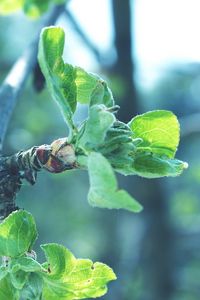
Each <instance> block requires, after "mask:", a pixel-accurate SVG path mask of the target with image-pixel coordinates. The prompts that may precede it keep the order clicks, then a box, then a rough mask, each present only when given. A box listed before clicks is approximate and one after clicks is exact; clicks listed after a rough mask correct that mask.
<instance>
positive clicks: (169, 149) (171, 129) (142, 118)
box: [129, 110, 180, 158]
mask: <svg viewBox="0 0 200 300" xmlns="http://www.w3.org/2000/svg"><path fill="white" fill-rule="evenodd" d="M129 126H130V128H131V129H132V131H133V137H134V138H142V140H143V141H142V142H141V143H140V145H139V146H138V149H142V150H144V151H145V150H146V151H148V152H152V153H155V154H159V155H163V156H166V157H168V158H174V155H175V153H176V150H177V147H178V144H179V131H180V129H179V122H178V120H177V118H176V116H175V115H174V114H173V113H172V112H170V111H167V110H155V111H150V112H147V113H144V114H142V115H138V116H136V117H135V118H133V119H132V120H131V121H130V122H129Z"/></svg>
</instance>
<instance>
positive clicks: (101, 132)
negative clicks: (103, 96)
mask: <svg viewBox="0 0 200 300" xmlns="http://www.w3.org/2000/svg"><path fill="white" fill-rule="evenodd" d="M114 122H115V116H114V114H113V113H110V112H109V111H108V110H107V108H106V107H105V106H104V105H93V106H92V107H90V109H89V117H88V120H87V122H86V125H85V131H84V133H83V135H82V137H81V138H80V141H79V145H81V146H83V147H85V148H90V149H95V147H97V146H98V145H100V144H102V143H103V141H104V139H105V137H106V132H107V131H108V129H109V128H110V127H111V126H112V124H113V123H114Z"/></svg>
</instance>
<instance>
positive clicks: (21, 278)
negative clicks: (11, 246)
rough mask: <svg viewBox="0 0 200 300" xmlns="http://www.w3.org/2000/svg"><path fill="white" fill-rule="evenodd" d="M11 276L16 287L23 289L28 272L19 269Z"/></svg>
mask: <svg viewBox="0 0 200 300" xmlns="http://www.w3.org/2000/svg"><path fill="white" fill-rule="evenodd" d="M9 277H10V280H11V283H12V285H13V286H14V288H15V289H17V290H21V289H22V288H23V286H24V285H25V283H26V281H27V278H28V273H27V272H24V271H21V270H19V271H17V272H15V273H10V274H9Z"/></svg>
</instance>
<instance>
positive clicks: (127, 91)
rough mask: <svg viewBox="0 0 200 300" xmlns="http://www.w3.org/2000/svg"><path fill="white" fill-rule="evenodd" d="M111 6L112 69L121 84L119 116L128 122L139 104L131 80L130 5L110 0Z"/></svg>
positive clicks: (132, 68)
mask: <svg viewBox="0 0 200 300" xmlns="http://www.w3.org/2000/svg"><path fill="white" fill-rule="evenodd" d="M112 7H113V22H114V28H115V47H116V52H117V61H116V63H115V65H114V66H113V71H114V74H115V75H117V77H118V78H119V79H120V81H121V84H122V85H123V92H124V93H123V97H122V99H120V106H121V109H120V118H121V119H122V120H123V121H125V122H128V121H129V120H130V117H132V116H134V115H136V114H137V113H138V106H139V105H138V102H137V94H136V87H135V85H134V80H133V77H134V71H135V67H134V64H133V59H132V52H133V51H132V36H131V5H130V1H129V0H124V1H121V0H112Z"/></svg>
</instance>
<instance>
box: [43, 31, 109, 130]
mask: <svg viewBox="0 0 200 300" xmlns="http://www.w3.org/2000/svg"><path fill="white" fill-rule="evenodd" d="M64 43H65V34H64V31H63V29H62V28H60V27H53V26H52V27H46V28H44V29H43V30H42V32H41V35H40V42H39V53H38V61H39V64H40V67H41V70H42V72H43V74H44V76H45V78H46V81H47V85H48V87H49V90H50V92H51V94H52V96H53V98H54V100H55V101H56V102H57V104H58V105H59V107H60V109H61V112H62V114H63V116H64V118H65V120H66V121H67V123H68V124H69V125H70V126H71V127H73V122H72V116H73V113H74V111H75V109H76V105H77V102H80V103H82V104H91V105H93V104H100V103H101V104H105V105H107V106H112V105H113V97H112V93H111V91H110V89H109V88H108V86H107V84H106V83H105V82H104V81H103V80H102V79H101V78H100V77H98V76H97V75H94V74H92V73H88V72H86V71H84V70H83V69H81V68H79V67H73V66H72V65H70V64H65V63H64V61H63V58H62V55H63V49H64Z"/></svg>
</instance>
